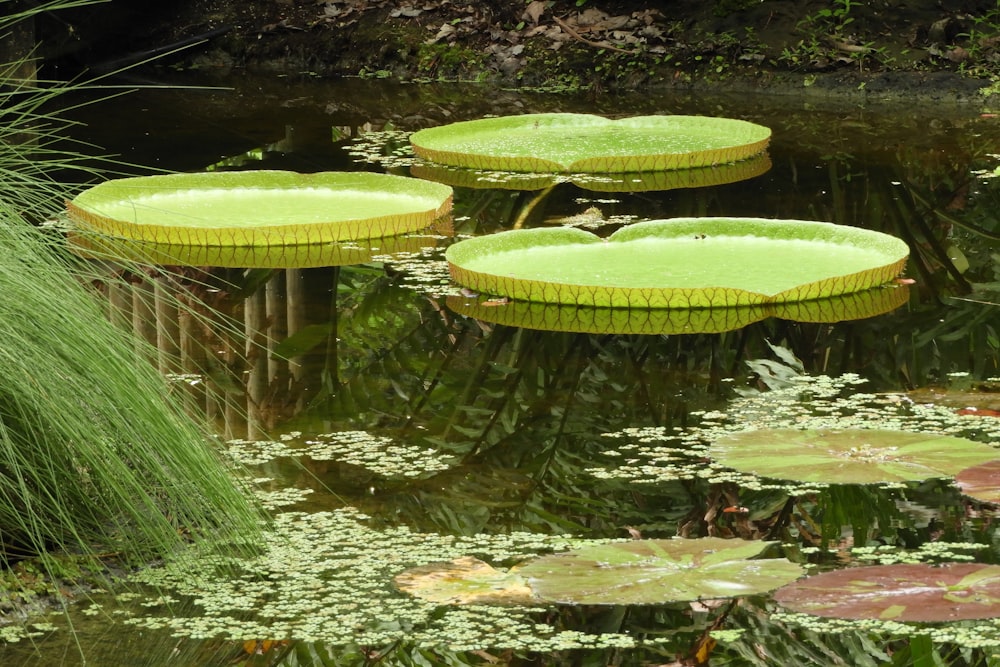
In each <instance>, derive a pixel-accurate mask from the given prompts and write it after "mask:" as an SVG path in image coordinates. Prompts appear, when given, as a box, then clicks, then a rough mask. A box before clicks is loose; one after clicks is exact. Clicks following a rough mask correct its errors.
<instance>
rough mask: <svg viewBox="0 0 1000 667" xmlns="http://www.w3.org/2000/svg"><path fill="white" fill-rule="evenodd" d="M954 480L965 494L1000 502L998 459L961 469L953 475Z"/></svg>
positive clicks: (999, 461)
mask: <svg viewBox="0 0 1000 667" xmlns="http://www.w3.org/2000/svg"><path fill="white" fill-rule="evenodd" d="M955 482H957V483H958V488H960V489H961V490H962V493H964V494H965V495H967V496H971V497H973V498H976V499H977V500H982V501H983V502H987V503H994V504H1000V459H997V460H994V461H988V462H986V463H982V464H980V465H975V466H971V467H969V468H966V469H965V470H962V471H961V472H959V473H958V474H957V475H955Z"/></svg>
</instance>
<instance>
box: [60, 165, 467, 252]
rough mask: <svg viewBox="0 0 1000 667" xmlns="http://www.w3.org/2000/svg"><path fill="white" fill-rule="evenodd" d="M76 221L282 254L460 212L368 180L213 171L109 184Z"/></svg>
mask: <svg viewBox="0 0 1000 667" xmlns="http://www.w3.org/2000/svg"><path fill="white" fill-rule="evenodd" d="M66 206H67V209H68V211H69V217H70V220H71V221H72V222H73V223H74V224H76V225H78V226H80V227H81V228H83V229H86V230H91V231H97V232H99V233H102V234H107V235H109V236H114V237H118V238H127V239H132V240H137V241H148V242H153V243H163V244H174V245H186V246H190V245H201V246H276V245H299V244H315V243H330V242H335V241H349V240H357V239H371V238H380V237H388V236H395V235H399V234H404V233H408V232H414V231H418V230H421V229H425V228H427V227H429V226H431V225H432V224H434V222H435V221H437V220H438V219H440V218H442V217H444V216H446V215H447V214H448V213H450V211H451V206H452V189H451V188H450V187H448V186H446V185H442V184H440V183H432V182H429V181H423V180H420V179H416V178H409V177H405V176H394V175H389V174H375V173H367V172H320V173H315V174H299V173H296V172H288V171H272V170H258V171H239V172H206V173H197V174H167V175H157V176H138V177H132V178H121V179H115V180H111V181H106V182H104V183H101V184H99V185H96V186H94V187H92V188H89V189H88V190H85V191H84V192H82V193H80V194H79V195H77V196H76V197H75V198H74V199H73V200H72V201H69V202H67V204H66Z"/></svg>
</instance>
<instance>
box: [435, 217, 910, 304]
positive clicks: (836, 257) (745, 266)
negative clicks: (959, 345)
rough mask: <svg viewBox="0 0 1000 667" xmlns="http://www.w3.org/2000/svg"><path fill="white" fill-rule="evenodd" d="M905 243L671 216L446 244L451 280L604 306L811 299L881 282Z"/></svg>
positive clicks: (858, 233)
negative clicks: (603, 231)
mask: <svg viewBox="0 0 1000 667" xmlns="http://www.w3.org/2000/svg"><path fill="white" fill-rule="evenodd" d="M908 256H909V249H908V247H907V245H906V244H905V243H904V242H903V241H901V240H900V239H897V238H895V237H892V236H889V235H887V234H882V233H881V232H875V231H871V230H866V229H861V228H857V227H848V226H843V225H834V224H831V223H825V222H814V221H806V220H771V219H762V218H675V219H670V220H651V221H648V222H641V223H636V224H633V225H629V226H628V227H623V228H622V229H620V230H618V231H617V232H615V233H614V234H612V235H611V236H610V237H608V238H607V239H602V238H600V237H598V236H596V235H594V234H591V233H590V232H587V231H584V230H581V229H575V228H559V229H551V228H550V229H526V230H512V231H505V232H499V233H496V234H490V235H488V236H481V237H476V238H471V239H466V240H463V241H460V242H458V243H456V244H454V245H452V246H451V247H449V248H448V250H447V252H446V258H447V260H448V265H449V270H450V272H451V276H452V279H453V280H454V281H455V282H457V283H458V284H460V285H463V286H465V287H467V288H470V289H472V290H474V291H476V292H479V293H483V294H492V295H499V296H505V297H509V298H512V299H518V300H523V301H534V302H541V303H561V304H567V305H580V306H595V307H612V308H713V307H735V306H754V305H761V304H769V303H784V302H793V301H806V300H812V299H821V298H827V297H832V296H837V295H841V294H850V293H854V292H860V291H863V290H867V289H870V288H873V287H877V286H880V285H884V284H886V283H888V282H890V281H891V280H893V279H894V278H896V277H897V276H898V275H899V274H900V273H901V272H902V271H903V269H904V267H905V266H906V261H907V258H908Z"/></svg>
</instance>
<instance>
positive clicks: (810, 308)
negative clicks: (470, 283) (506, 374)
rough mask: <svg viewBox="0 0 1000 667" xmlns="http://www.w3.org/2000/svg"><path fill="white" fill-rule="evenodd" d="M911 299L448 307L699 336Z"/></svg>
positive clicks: (607, 329)
mask: <svg viewBox="0 0 1000 667" xmlns="http://www.w3.org/2000/svg"><path fill="white" fill-rule="evenodd" d="M908 300H909V291H908V290H907V289H906V288H905V287H902V286H894V287H876V288H874V289H870V290H865V291H864V292H854V293H852V294H844V295H841V296H835V297H830V298H828V299H816V300H814V301H801V302H799V301H795V302H791V303H779V304H766V305H757V306H737V307H734V308H685V309H670V308H653V309H639V308H592V307H589V306H567V305H563V304H558V303H533V302H530V301H507V302H503V301H497V300H495V299H489V298H485V299H484V298H481V297H480V298H477V297H466V296H450V297H448V300H447V304H448V307H449V308H450V309H451V310H453V311H455V312H456V313H459V314H460V315H465V316H466V317H473V318H475V319H477V320H480V321H483V322H491V323H493V324H505V325H508V326H513V327H522V328H525V329H538V330H541V331H572V332H576V333H598V334H652V335H663V334H693V333H721V332H723V331H733V330H735V329H741V328H743V327H745V326H747V325H749V324H753V323H754V322H759V321H761V320H763V319H766V318H768V317H777V318H780V319H785V320H791V321H793V322H843V321H846V320H859V319H863V318H866V317H874V316H876V315H881V314H883V313H887V312H889V311H891V310H894V309H896V308H899V307H900V306H902V305H903V304H904V303H906V302H907V301H908Z"/></svg>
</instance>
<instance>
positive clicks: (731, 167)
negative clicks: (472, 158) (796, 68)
mask: <svg viewBox="0 0 1000 667" xmlns="http://www.w3.org/2000/svg"><path fill="white" fill-rule="evenodd" d="M770 168H771V159H770V158H769V157H768V156H767V154H766V153H761V154H760V155H755V156H753V157H751V158H749V159H746V160H741V161H739V162H735V163H732V164H720V165H716V166H711V167H695V168H692V169H672V170H669V171H643V172H623V173H614V174H608V173H601V174H559V175H557V174H551V173H546V174H537V173H532V172H516V171H495V170H493V171H491V170H485V169H463V168H461V167H449V166H445V165H440V164H433V163H424V164H416V165H413V166H412V167H410V174H411V175H413V176H416V177H417V178H425V179H427V180H429V181H436V182H438V183H444V184H445V185H450V186H452V187H456V188H460V187H461V188H473V189H483V188H491V189H497V190H541V189H542V188H546V187H549V186H551V185H554V184H556V183H562V182H569V183H572V184H573V185H575V186H577V187H579V188H583V189H584V190H591V191H594V192H650V191H660V190H674V189H677V188H702V187H708V186H712V185H724V184H726V183H736V182H738V181H743V180H746V179H749V178H753V177H755V176H760V175H761V174H764V173H766V172H767V170H768V169H770Z"/></svg>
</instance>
